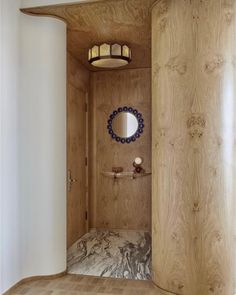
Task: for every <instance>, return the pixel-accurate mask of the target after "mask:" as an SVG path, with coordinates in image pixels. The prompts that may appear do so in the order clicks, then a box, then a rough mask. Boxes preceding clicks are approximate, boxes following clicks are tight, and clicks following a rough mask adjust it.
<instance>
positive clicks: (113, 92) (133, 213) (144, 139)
mask: <svg viewBox="0 0 236 295" xmlns="http://www.w3.org/2000/svg"><path fill="white" fill-rule="evenodd" d="M150 79H151V71H150V69H139V70H138V69H135V70H123V71H122V70H121V71H107V72H96V73H92V75H91V88H90V89H91V91H92V93H91V100H92V104H93V107H92V113H93V116H94V120H93V122H92V125H93V128H92V129H91V130H93V131H92V132H93V136H91V137H92V138H93V140H94V146H93V163H91V161H90V165H93V169H94V171H96V174H95V175H94V178H93V183H92V187H93V186H95V187H96V189H93V190H92V191H93V193H92V195H90V202H91V203H90V211H91V212H90V213H91V215H92V216H93V218H92V220H91V227H97V228H118V229H131V230H133V229H144V230H150V227H151V226H150V222H151V177H150V176H147V177H143V178H138V179H135V180H132V179H119V180H116V181H114V180H113V179H112V178H108V177H105V176H104V175H102V174H101V172H102V171H111V169H112V167H113V166H116V167H117V166H119V167H120V166H121V167H123V168H124V170H125V171H132V170H133V166H132V163H133V161H134V158H135V157H137V156H141V157H143V158H144V168H145V169H146V170H147V171H150V169H151V93H150V88H151V81H150ZM91 100H90V102H91ZM120 106H131V107H133V108H136V109H138V110H139V111H140V112H141V113H142V114H143V117H144V124H145V128H144V133H143V135H142V136H141V137H140V138H139V139H138V140H137V141H136V142H134V143H131V144H121V143H117V142H116V141H114V140H112V138H111V136H110V135H109V134H108V131H107V120H108V118H109V116H110V114H111V113H112V112H113V111H114V110H115V109H117V108H118V107H120ZM90 189H91V186H90Z"/></svg>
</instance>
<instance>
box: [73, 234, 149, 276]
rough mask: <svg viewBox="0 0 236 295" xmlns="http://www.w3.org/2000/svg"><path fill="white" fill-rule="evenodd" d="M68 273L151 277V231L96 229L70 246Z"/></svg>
mask: <svg viewBox="0 0 236 295" xmlns="http://www.w3.org/2000/svg"><path fill="white" fill-rule="evenodd" d="M67 266H68V273H70V274H79V275H91V276H99V277H111V278H123V279H133V280H150V279H151V235H150V233H149V232H144V231H125V230H96V229H92V230H90V231H89V232H88V233H87V234H85V235H84V236H83V237H81V238H80V239H79V240H78V241H76V242H75V243H74V244H73V245H72V246H71V247H70V248H69V249H68V256H67Z"/></svg>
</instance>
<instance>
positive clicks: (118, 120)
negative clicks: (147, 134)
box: [107, 106, 144, 144]
mask: <svg viewBox="0 0 236 295" xmlns="http://www.w3.org/2000/svg"><path fill="white" fill-rule="evenodd" d="M107 129H108V133H109V134H110V136H111V138H112V139H114V140H116V141H117V142H120V143H122V144H125V143H131V142H134V141H136V140H137V139H138V138H140V136H141V134H142V133H143V129H144V119H143V116H142V114H141V113H140V112H139V111H138V110H137V109H133V108H132V107H127V106H124V107H119V108H118V109H116V110H114V111H113V112H112V113H111V114H110V116H109V118H108V121H107Z"/></svg>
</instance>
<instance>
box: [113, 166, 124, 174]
mask: <svg viewBox="0 0 236 295" xmlns="http://www.w3.org/2000/svg"><path fill="white" fill-rule="evenodd" d="M123 171H124V168H123V167H112V172H114V173H121V172H123Z"/></svg>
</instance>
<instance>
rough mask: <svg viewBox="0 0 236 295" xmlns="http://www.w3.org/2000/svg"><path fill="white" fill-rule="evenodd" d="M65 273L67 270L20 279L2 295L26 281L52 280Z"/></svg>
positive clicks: (8, 294) (8, 293) (9, 294)
mask: <svg viewBox="0 0 236 295" xmlns="http://www.w3.org/2000/svg"><path fill="white" fill-rule="evenodd" d="M66 274H67V271H66V270H65V271H63V272H60V273H58V274H54V275H45V276H33V277H28V278H25V279H22V280H20V281H19V282H18V283H16V284H15V285H14V286H12V287H11V288H10V289H9V290H7V291H6V292H4V293H3V294H2V295H11V293H12V292H13V291H14V290H15V289H16V288H18V287H19V286H21V285H22V284H25V283H28V282H33V281H38V280H53V279H57V278H60V277H64V276H65V275H66Z"/></svg>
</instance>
